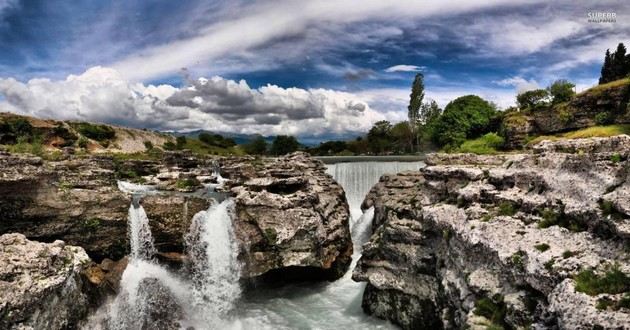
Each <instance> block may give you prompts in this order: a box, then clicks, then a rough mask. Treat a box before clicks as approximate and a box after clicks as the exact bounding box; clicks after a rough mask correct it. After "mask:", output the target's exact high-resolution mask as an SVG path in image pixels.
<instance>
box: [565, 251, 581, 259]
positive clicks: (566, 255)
mask: <svg viewBox="0 0 630 330" xmlns="http://www.w3.org/2000/svg"><path fill="white" fill-rule="evenodd" d="M576 254H577V252H574V251H570V250H565V251H564V252H562V257H563V258H564V259H568V258H571V257H573V256H575V255H576Z"/></svg>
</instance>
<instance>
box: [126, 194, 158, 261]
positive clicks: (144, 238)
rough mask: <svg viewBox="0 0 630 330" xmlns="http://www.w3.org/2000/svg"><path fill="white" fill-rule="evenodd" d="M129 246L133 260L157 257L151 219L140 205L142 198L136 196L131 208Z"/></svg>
mask: <svg viewBox="0 0 630 330" xmlns="http://www.w3.org/2000/svg"><path fill="white" fill-rule="evenodd" d="M128 223H129V244H130V246H131V260H150V259H151V258H152V257H153V256H154V255H155V252H156V251H155V247H154V246H153V236H152V235H151V228H149V218H148V217H147V213H146V212H145V211H144V208H143V207H142V205H140V196H137V195H134V197H133V202H132V203H131V206H129V221H128Z"/></svg>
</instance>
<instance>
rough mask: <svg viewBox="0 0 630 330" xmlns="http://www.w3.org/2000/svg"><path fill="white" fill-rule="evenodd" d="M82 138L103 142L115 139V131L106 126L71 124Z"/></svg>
mask: <svg viewBox="0 0 630 330" xmlns="http://www.w3.org/2000/svg"><path fill="white" fill-rule="evenodd" d="M71 125H72V126H73V127H74V129H76V130H77V131H78V132H79V133H81V134H82V135H83V136H85V137H88V138H90V139H92V140H96V141H99V142H103V141H106V140H109V139H113V138H114V137H116V131H114V129H113V128H111V127H110V126H107V125H98V124H90V123H73V124H71Z"/></svg>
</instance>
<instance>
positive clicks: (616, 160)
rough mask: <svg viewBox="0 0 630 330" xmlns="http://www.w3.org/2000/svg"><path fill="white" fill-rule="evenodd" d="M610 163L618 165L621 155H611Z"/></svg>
mask: <svg viewBox="0 0 630 330" xmlns="http://www.w3.org/2000/svg"><path fill="white" fill-rule="evenodd" d="M610 161H611V162H613V163H614V164H617V163H619V162H620V161H621V155H620V154H619V153H615V154H613V155H612V156H610Z"/></svg>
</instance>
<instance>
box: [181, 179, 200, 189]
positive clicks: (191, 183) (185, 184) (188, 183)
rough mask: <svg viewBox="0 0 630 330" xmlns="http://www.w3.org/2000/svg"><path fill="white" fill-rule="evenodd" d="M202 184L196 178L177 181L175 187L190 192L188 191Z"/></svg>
mask: <svg viewBox="0 0 630 330" xmlns="http://www.w3.org/2000/svg"><path fill="white" fill-rule="evenodd" d="M200 184H201V183H200V182H199V180H197V179H196V178H185V179H179V180H177V182H176V183H175V186H176V187H177V189H186V190H188V189H191V188H196V187H198V186H199V185H200Z"/></svg>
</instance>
